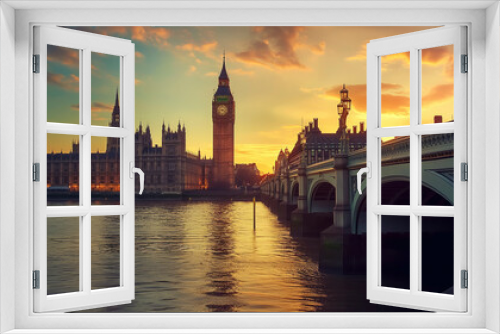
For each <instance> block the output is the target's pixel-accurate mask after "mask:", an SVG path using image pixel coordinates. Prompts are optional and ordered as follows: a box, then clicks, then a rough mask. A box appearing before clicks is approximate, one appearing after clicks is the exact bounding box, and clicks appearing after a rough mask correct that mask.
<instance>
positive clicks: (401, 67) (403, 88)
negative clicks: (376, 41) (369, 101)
mask: <svg viewBox="0 0 500 334" xmlns="http://www.w3.org/2000/svg"><path fill="white" fill-rule="evenodd" d="M380 59H381V60H380V61H381V66H382V67H381V68H382V74H381V77H382V83H381V122H380V123H381V126H382V127H389V126H408V125H410V52H402V53H397V54H392V55H387V56H383V57H380Z"/></svg>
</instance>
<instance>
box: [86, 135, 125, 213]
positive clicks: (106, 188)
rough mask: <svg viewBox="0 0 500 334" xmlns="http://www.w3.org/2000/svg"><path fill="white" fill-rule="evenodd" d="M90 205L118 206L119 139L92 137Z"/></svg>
mask: <svg viewBox="0 0 500 334" xmlns="http://www.w3.org/2000/svg"><path fill="white" fill-rule="evenodd" d="M91 145H92V167H91V168H92V178H91V181H92V205H103V204H105V205H118V204H120V162H121V160H120V138H107V137H92V144H91Z"/></svg>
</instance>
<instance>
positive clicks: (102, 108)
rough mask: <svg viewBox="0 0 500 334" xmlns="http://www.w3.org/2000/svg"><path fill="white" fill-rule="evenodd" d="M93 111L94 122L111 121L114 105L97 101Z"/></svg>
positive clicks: (92, 108)
mask: <svg viewBox="0 0 500 334" xmlns="http://www.w3.org/2000/svg"><path fill="white" fill-rule="evenodd" d="M91 110H92V120H93V121H109V120H110V114H111V111H112V110H113V105H111V104H107V103H103V102H98V101H96V102H93V103H92V107H91Z"/></svg>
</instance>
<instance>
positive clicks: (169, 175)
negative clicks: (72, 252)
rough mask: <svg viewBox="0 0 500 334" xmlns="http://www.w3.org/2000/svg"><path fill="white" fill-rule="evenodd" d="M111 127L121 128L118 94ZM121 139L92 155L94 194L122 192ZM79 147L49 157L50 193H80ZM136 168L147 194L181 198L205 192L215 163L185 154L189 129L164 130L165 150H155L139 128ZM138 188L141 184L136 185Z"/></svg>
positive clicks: (48, 180)
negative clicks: (195, 190) (189, 194)
mask: <svg viewBox="0 0 500 334" xmlns="http://www.w3.org/2000/svg"><path fill="white" fill-rule="evenodd" d="M111 118H112V120H111V122H110V123H109V125H110V126H114V127H118V126H120V105H119V101H118V94H117V95H116V101H115V106H114V108H113V113H112V115H111ZM119 145H120V139H118V138H108V139H107V145H106V151H105V152H92V153H91V155H92V156H91V182H92V192H94V193H95V192H98V193H112V192H118V191H119V190H120V146H119ZM79 159H80V154H79V145H78V143H73V147H72V150H71V152H69V153H62V152H61V153H54V152H52V153H47V188H48V193H49V195H50V194H51V193H57V194H61V193H64V192H77V191H78V190H79V182H78V180H79ZM135 165H136V166H137V167H139V168H141V169H142V170H143V171H144V174H145V180H144V181H145V182H144V194H180V193H182V192H184V191H186V190H194V189H206V188H208V187H209V184H210V182H209V180H210V179H211V174H212V167H211V166H212V160H211V159H206V158H201V154H200V152H199V151H198V154H192V153H190V152H188V151H186V128H185V127H182V128H181V125H180V123H179V124H178V126H177V130H176V131H171V130H170V127H168V128H167V129H165V124H163V126H162V146H161V147H159V146H158V145H155V146H153V141H152V139H151V130H150V127H149V126H147V127H146V129H145V130H143V127H142V124H141V125H139V129H138V131H137V132H136V133H135ZM136 188H138V181H137V183H136Z"/></svg>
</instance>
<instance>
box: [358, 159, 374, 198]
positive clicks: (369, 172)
mask: <svg viewBox="0 0 500 334" xmlns="http://www.w3.org/2000/svg"><path fill="white" fill-rule="evenodd" d="M371 167H372V163H371V162H367V163H366V167H365V168H361V169H360V170H359V171H358V179H357V182H356V183H357V185H358V193H359V194H360V195H361V194H362V193H363V191H362V190H361V176H362V175H363V174H364V173H366V176H367V177H368V178H371V177H372V169H371Z"/></svg>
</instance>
